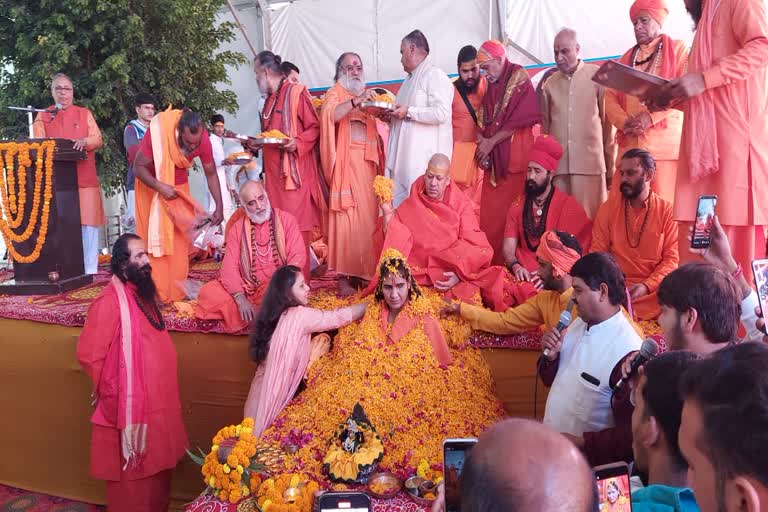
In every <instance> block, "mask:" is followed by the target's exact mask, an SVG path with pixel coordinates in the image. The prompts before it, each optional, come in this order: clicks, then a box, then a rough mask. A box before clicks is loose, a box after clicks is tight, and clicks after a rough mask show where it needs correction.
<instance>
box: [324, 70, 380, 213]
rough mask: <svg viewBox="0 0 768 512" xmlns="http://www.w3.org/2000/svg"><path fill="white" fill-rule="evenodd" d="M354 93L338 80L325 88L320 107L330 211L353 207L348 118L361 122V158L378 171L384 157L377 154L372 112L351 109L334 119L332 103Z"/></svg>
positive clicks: (350, 138) (377, 147) (342, 101)
mask: <svg viewBox="0 0 768 512" xmlns="http://www.w3.org/2000/svg"><path fill="white" fill-rule="evenodd" d="M353 97H354V96H353V95H352V93H350V92H349V91H347V90H346V89H345V88H344V87H342V86H341V84H338V83H337V84H336V85H334V86H333V87H331V88H330V89H329V90H328V93H327V94H326V95H325V101H324V102H323V108H322V110H321V111H320V161H321V162H322V167H323V172H324V173H325V179H326V181H327V182H328V183H330V185H331V187H330V188H331V190H330V203H329V207H330V209H331V210H333V211H336V212H338V211H344V210H348V209H350V208H354V207H355V198H354V197H353V196H352V186H351V184H350V181H351V177H350V173H351V172H352V169H350V168H349V147H350V144H351V143H352V137H351V132H352V130H351V125H352V121H353V120H354V121H360V122H362V123H364V124H365V160H367V161H369V162H373V163H374V164H375V165H376V166H377V167H378V170H379V173H381V170H382V169H383V168H384V165H383V164H384V158H383V154H381V152H380V149H381V145H380V143H379V136H378V132H377V131H376V119H375V118H374V117H373V116H370V115H366V114H363V113H362V112H359V111H356V110H353V111H352V112H350V113H349V115H347V116H346V117H344V118H343V119H339V120H338V123H337V122H336V119H335V111H336V107H337V106H339V105H340V104H341V103H344V102H345V101H349V100H350V99H351V98H353Z"/></svg>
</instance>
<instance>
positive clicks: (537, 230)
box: [523, 185, 555, 252]
mask: <svg viewBox="0 0 768 512" xmlns="http://www.w3.org/2000/svg"><path fill="white" fill-rule="evenodd" d="M550 187H551V190H550V191H549V194H547V198H546V199H545V200H544V204H543V205H542V206H541V207H539V208H538V210H537V212H536V213H539V212H541V213H540V219H539V222H538V223H537V222H536V216H535V215H534V214H533V202H534V200H533V198H531V197H528V196H526V197H525V203H524V204H523V238H524V239H525V245H526V246H527V247H528V249H529V250H530V251H531V252H536V250H537V249H538V248H539V244H538V243H537V244H536V245H534V244H533V243H532V242H531V240H539V239H540V238H541V235H543V234H544V231H546V229H547V214H548V213H549V205H550V204H551V202H552V196H553V195H554V194H555V187H554V185H550Z"/></svg>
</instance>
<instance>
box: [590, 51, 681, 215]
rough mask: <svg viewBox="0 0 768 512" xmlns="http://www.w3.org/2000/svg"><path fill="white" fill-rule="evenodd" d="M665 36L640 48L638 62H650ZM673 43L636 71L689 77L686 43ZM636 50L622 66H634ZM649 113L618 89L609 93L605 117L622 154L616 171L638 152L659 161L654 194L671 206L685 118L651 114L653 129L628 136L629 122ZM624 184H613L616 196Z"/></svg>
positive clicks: (671, 111) (675, 112)
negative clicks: (626, 155)
mask: <svg viewBox="0 0 768 512" xmlns="http://www.w3.org/2000/svg"><path fill="white" fill-rule="evenodd" d="M661 40H662V36H659V37H657V38H656V39H654V40H653V41H651V42H650V43H649V44H644V45H639V49H638V51H637V54H636V56H635V57H634V58H635V61H636V62H637V61H643V60H645V59H648V58H650V57H651V56H652V55H653V53H654V50H655V49H656V47H657V45H658V44H659V42H660V41H661ZM665 40H666V41H669V42H671V44H672V48H671V49H669V50H670V51H666V50H665V49H663V48H662V50H661V51H660V52H659V54H658V56H657V57H652V58H651V60H650V61H649V62H648V63H647V64H643V65H640V64H638V65H637V66H636V67H637V68H638V69H640V70H641V71H645V72H647V73H651V74H654V75H657V76H663V73H662V72H661V70H662V68H664V69H665V70H667V73H666V74H668V75H669V76H666V77H665V78H667V79H674V78H677V77H679V76H682V75H684V74H685V72H686V69H687V66H688V48H687V47H686V46H685V43H684V42H683V41H678V40H674V39H665ZM634 51H635V48H634V47H633V48H631V49H630V50H629V51H627V52H626V53H625V54H624V55H622V57H621V59H620V60H619V61H620V62H621V63H622V64H626V65H628V66H631V65H632V59H633V53H634ZM665 56H667V57H668V56H674V57H673V58H674V62H669V63H666V62H664V58H665ZM643 112H648V109H647V108H646V107H645V105H643V104H642V103H641V101H640V98H637V97H635V96H629V95H626V94H623V93H620V92H618V91H616V90H614V89H608V90H607V91H606V93H605V113H606V116H607V118H608V120H609V121H610V122H611V124H612V125H613V126H615V127H616V140H617V142H618V146H619V150H618V154H617V156H616V169H617V170H618V167H619V163H620V161H621V157H622V155H623V154H624V153H626V152H627V151H629V150H630V149H634V148H641V149H645V150H646V151H648V152H650V153H651V154H652V155H653V157H654V158H655V159H656V177H655V178H654V180H653V182H651V190H653V191H654V192H656V193H657V194H659V195H660V196H661V197H662V198H664V199H666V200H667V201H669V202H673V201H674V198H675V182H676V176H677V159H678V153H679V149H680V133H681V131H682V128H683V114H682V112H680V111H679V110H676V109H668V110H663V111H661V112H651V113H650V116H651V119H652V120H653V125H651V127H650V128H648V129H647V130H646V131H645V133H643V134H642V135H641V136H639V137H634V136H631V135H626V134H624V132H623V131H622V129H623V128H624V123H625V122H626V121H627V119H628V118H630V117H632V116H636V115H638V114H641V113H643ZM620 181H621V180H619V179H615V180H613V187H612V193H618V194H620V192H619V185H620V183H619V182H620Z"/></svg>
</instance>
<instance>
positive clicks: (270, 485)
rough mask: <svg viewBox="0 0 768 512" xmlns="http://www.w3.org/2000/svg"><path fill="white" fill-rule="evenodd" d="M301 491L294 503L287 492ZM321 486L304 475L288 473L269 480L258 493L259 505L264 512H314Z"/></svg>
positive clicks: (262, 484)
mask: <svg viewBox="0 0 768 512" xmlns="http://www.w3.org/2000/svg"><path fill="white" fill-rule="evenodd" d="M289 488H294V489H299V490H300V491H301V492H300V494H299V495H298V496H297V497H295V499H293V500H292V501H291V500H289V499H287V498H286V496H285V491H286V490H288V489H289ZM319 490H320V485H319V484H318V483H317V482H316V481H313V480H310V479H309V478H308V477H307V475H304V474H302V473H286V474H283V475H280V476H278V477H277V478H268V479H267V480H264V482H262V483H261V485H260V486H259V487H258V491H257V503H258V505H259V508H261V510H262V511H263V512H312V505H313V503H314V500H315V493H316V492H317V491H319Z"/></svg>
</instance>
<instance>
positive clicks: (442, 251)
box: [374, 153, 535, 311]
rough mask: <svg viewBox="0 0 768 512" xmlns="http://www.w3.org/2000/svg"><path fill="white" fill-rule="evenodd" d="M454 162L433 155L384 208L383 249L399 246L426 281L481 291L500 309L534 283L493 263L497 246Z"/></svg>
mask: <svg viewBox="0 0 768 512" xmlns="http://www.w3.org/2000/svg"><path fill="white" fill-rule="evenodd" d="M450 169H451V161H450V159H449V158H448V157H447V156H445V155H444V154H441V153H437V154H435V155H433V156H432V158H431V159H430V160H429V164H428V165H427V169H426V171H425V172H424V175H423V176H420V177H418V178H417V179H416V181H415V182H414V183H413V185H412V186H411V193H410V195H409V196H408V197H407V198H406V199H405V201H403V202H402V204H400V206H399V207H398V208H397V210H393V208H392V204H391V203H387V204H383V205H382V211H383V213H384V215H383V217H382V218H381V220H380V222H379V225H378V226H377V230H376V235H375V237H374V244H375V247H376V249H377V251H378V253H380V252H381V251H382V250H384V249H388V248H395V249H398V250H399V251H400V252H402V253H403V254H404V255H405V257H406V258H407V259H408V263H410V265H411V269H412V271H413V276H414V278H416V281H417V282H418V283H419V284H420V285H422V286H434V287H435V288H436V289H437V290H439V291H440V292H443V293H444V294H445V296H446V298H456V299H459V300H462V301H475V302H476V300H475V297H476V294H477V292H478V291H479V292H480V293H481V295H482V298H483V301H484V302H485V304H486V305H487V306H488V307H490V308H492V309H494V310H495V311H503V310H504V309H506V308H507V307H511V306H515V305H517V304H520V303H522V302H523V301H524V300H525V299H527V298H528V297H530V296H531V295H533V294H534V293H535V290H534V288H533V285H531V284H530V283H523V284H522V285H517V284H515V283H514V282H513V280H512V276H511V275H510V274H509V273H508V272H507V270H506V269H505V268H504V267H501V266H495V267H492V266H491V258H493V249H491V246H490V244H489V243H488V238H486V236H485V233H483V232H482V231H481V230H480V226H479V225H478V221H477V215H476V214H475V205H474V203H473V202H472V201H471V200H470V199H469V197H468V196H467V195H466V194H464V192H462V191H461V190H460V189H459V188H458V187H457V186H456V185H454V184H453V183H452V181H451V176H450Z"/></svg>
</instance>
